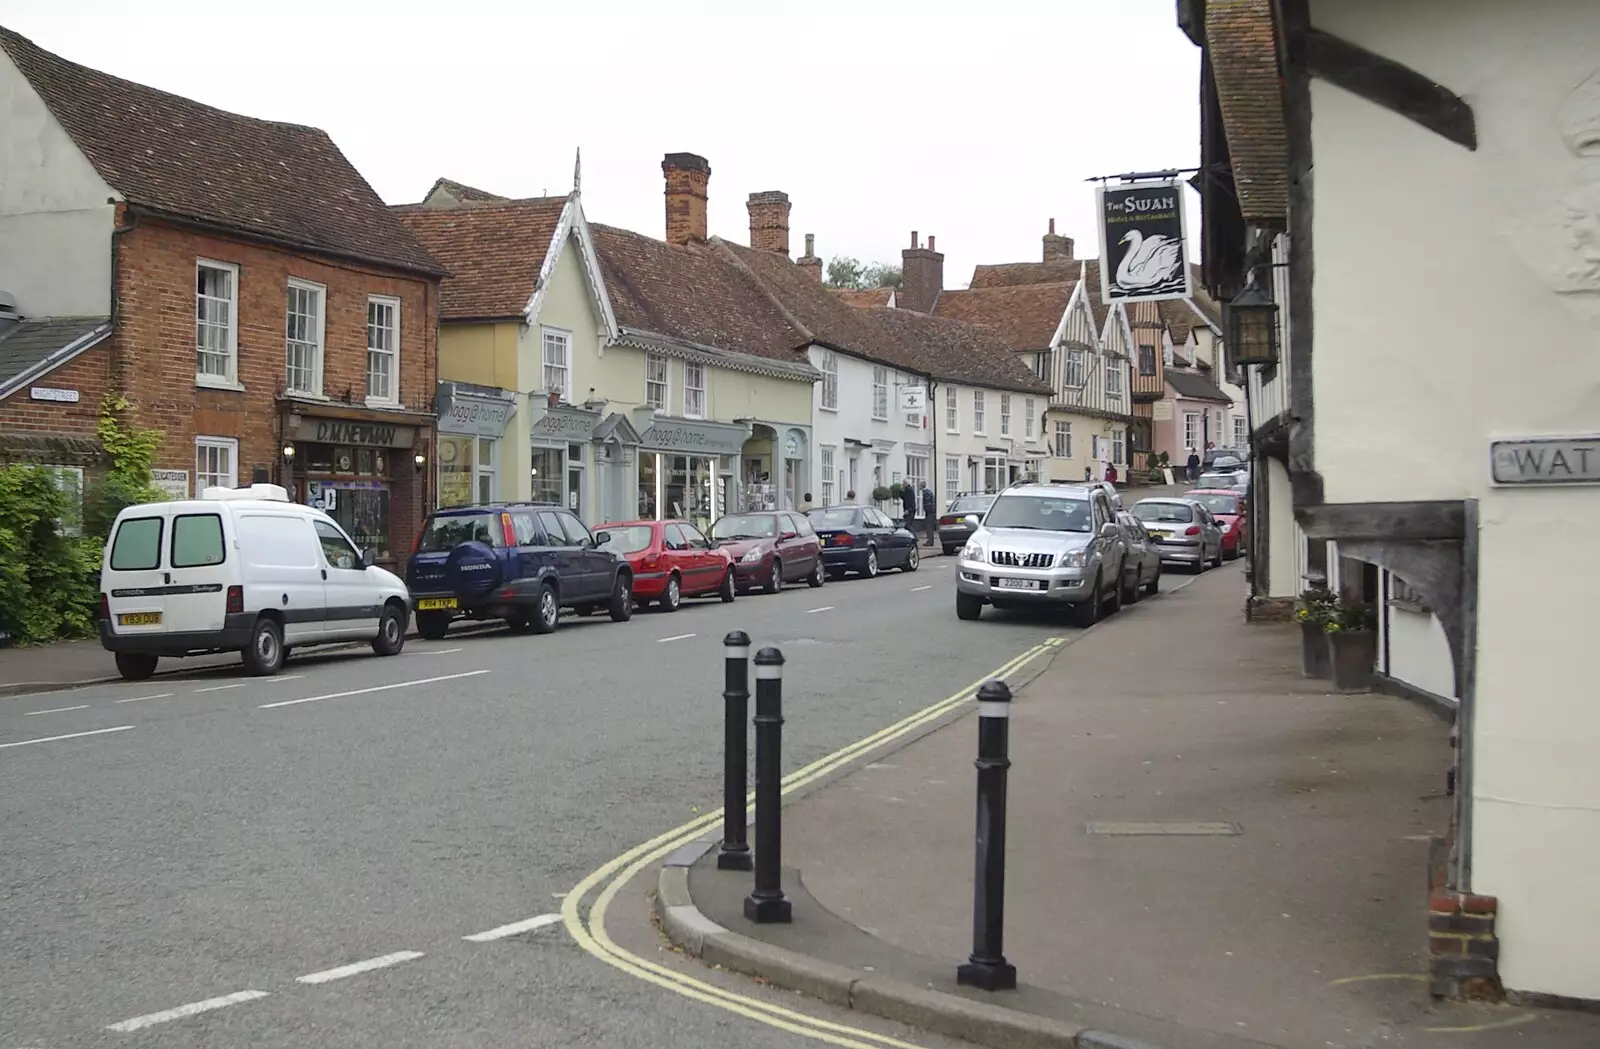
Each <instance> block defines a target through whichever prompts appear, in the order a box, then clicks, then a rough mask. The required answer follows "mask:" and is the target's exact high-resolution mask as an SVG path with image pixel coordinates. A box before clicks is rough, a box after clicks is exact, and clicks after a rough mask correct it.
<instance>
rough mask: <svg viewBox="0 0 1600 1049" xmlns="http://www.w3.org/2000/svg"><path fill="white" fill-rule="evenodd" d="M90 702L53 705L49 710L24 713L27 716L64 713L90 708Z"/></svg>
mask: <svg viewBox="0 0 1600 1049" xmlns="http://www.w3.org/2000/svg"><path fill="white" fill-rule="evenodd" d="M88 709H89V704H87V703H79V704H78V705H77V706H75V707H51V708H50V709H49V710H29V711H25V712H24V713H23V715H22V716H23V717H25V718H33V717H38V716H39V715H40V714H64V713H66V712H67V711H69V710H88Z"/></svg>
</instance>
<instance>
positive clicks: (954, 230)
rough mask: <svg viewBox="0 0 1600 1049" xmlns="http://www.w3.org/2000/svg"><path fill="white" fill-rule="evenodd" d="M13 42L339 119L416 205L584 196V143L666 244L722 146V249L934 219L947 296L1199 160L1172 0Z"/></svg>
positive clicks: (647, 10)
mask: <svg viewBox="0 0 1600 1049" xmlns="http://www.w3.org/2000/svg"><path fill="white" fill-rule="evenodd" d="M413 12H414V13H413ZM0 25H5V26H6V27H7V28H10V29H12V30H15V31H17V32H20V33H22V34H23V35H24V36H28V37H30V38H32V39H33V40H34V42H35V43H37V44H39V45H40V46H42V47H44V48H46V49H48V50H51V51H54V52H56V53H58V54H60V55H63V56H65V57H67V58H69V59H72V60H73V61H76V62H80V63H83V64H85V65H90V66H94V67H97V68H99V69H103V70H105V71H107V72H110V73H113V74H116V75H117V76H122V77H126V78H128V79H130V80H136V81H139V82H141V83H145V84H150V85H153V86H156V87H159V88H162V89H164V90H167V91H173V92H176V93H178V94H181V95H186V96H188V97H190V98H195V99H199V100H201V101H204V102H206V103H209V104H211V105H215V106H220V107H222V108H225V109H230V110H234V111H236V112H240V113H247V114H250V115H251V116H257V117H264V118H268V119H273V120H285V121H293V122H297V123H302V124H312V125H315V126H317V127H321V128H325V129H326V130H327V131H328V132H329V134H331V135H332V136H333V139H334V141H335V142H337V143H338V144H339V146H340V147H341V148H342V149H343V150H344V152H345V154H346V155H347V156H348V157H349V158H350V160H351V161H352V162H353V163H354V164H355V165H356V167H357V168H359V169H360V170H361V172H362V174H364V175H365V176H366V178H367V180H368V181H369V182H371V183H372V185H373V187H374V188H375V189H376V190H377V191H378V193H379V194H380V195H381V196H382V197H383V198H384V199H385V200H387V201H389V202H390V203H402V202H408V201H415V200H418V199H420V198H421V196H422V194H423V193H425V192H426V191H427V189H428V187H429V186H430V185H431V184H432V183H433V180H434V179H435V178H437V177H439V176H445V177H448V178H453V179H455V180H457V181H460V182H466V183H468V184H470V185H474V186H478V187H480V188H483V189H487V190H490V191H492V192H496V193H501V194H506V195H511V196H537V195H541V194H544V193H550V194H562V193H566V192H567V191H568V189H569V188H570V187H571V184H572V167H573V163H572V162H573V153H574V150H575V149H577V148H578V147H581V148H582V150H583V196H584V208H585V211H586V213H587V214H588V216H589V218H590V220H591V221H595V222H604V223H608V224H610V225H615V226H623V227H627V228H630V229H635V230H638V231H640V232H643V233H648V234H650V235H652V236H661V234H662V230H663V211H662V196H661V194H662V179H661V157H662V155H663V154H664V153H669V152H678V151H683V152H691V153H699V154H700V155H702V156H704V157H706V158H707V159H708V160H709V161H710V162H711V184H710V208H711V222H710V224H711V231H712V232H713V233H719V234H721V235H723V236H725V237H728V238H730V239H737V240H739V241H741V242H743V241H745V240H747V238H748V231H749V223H748V218H747V216H746V213H745V209H744V201H745V198H746V197H747V196H748V195H749V194H750V193H752V192H754V191H757V190H768V189H780V190H784V191H786V192H787V193H788V194H789V197H790V199H791V200H792V201H793V202H794V211H793V213H792V215H791V220H790V223H791V224H790V229H791V241H792V247H793V253H794V254H795V255H799V254H800V253H801V252H803V250H804V244H805V242H804V235H805V234H806V233H815V234H816V236H817V253H818V254H819V255H821V256H823V257H824V258H832V257H833V256H835V255H854V256H857V257H859V258H861V259H862V260H864V261H873V260H884V261H894V262H898V261H899V252H900V249H901V248H903V247H905V246H907V245H908V244H909V242H910V231H911V230H913V229H915V230H917V231H919V232H920V233H921V234H922V236H923V237H926V236H927V235H928V234H930V233H932V234H934V235H935V236H937V238H938V246H939V249H940V250H941V251H943V252H944V253H945V281H946V285H947V286H949V287H962V286H965V284H966V283H967V281H968V280H969V279H970V277H971V273H972V267H973V265H974V264H975V263H980V262H1011V261H1032V260H1035V259H1037V258H1038V257H1039V250H1040V244H1039V238H1040V236H1041V235H1042V234H1043V233H1044V232H1045V226H1046V222H1047V221H1048V220H1049V219H1050V218H1052V217H1054V218H1055V219H1056V229H1057V232H1059V233H1063V234H1065V235H1067V236H1071V237H1074V238H1076V240H1077V242H1078V254H1079V255H1093V254H1097V253H1098V248H1097V247H1096V242H1097V234H1096V232H1095V229H1094V222H1093V219H1094V209H1093V192H1092V185H1091V184H1090V183H1087V182H1085V181H1084V180H1085V179H1086V178H1089V177H1091V176H1097V175H1113V174H1117V173H1120V172H1126V171H1144V170H1153V169H1162V168H1182V167H1192V166H1193V165H1194V164H1196V163H1198V157H1199V145H1198V143H1199V132H1198V127H1199V110H1198V104H1197V96H1198V83H1199V80H1198V77H1199V73H1198V69H1199V51H1198V49H1196V48H1195V47H1193V46H1192V45H1191V44H1190V43H1189V41H1188V40H1187V39H1186V38H1185V37H1184V36H1183V34H1182V33H1181V32H1179V31H1178V28H1177V25H1176V21H1175V16H1174V11H1173V4H1172V0H989V2H986V3H973V2H971V0H961V2H956V0H920V2H905V3H901V2H890V0H856V2H854V3H847V2H843V0H743V2H731V0H715V2H713V0H702V2H691V0H610V2H607V0H589V2H587V3H584V2H571V0H563V2H560V3H553V2H547V0H524V2H521V3H517V2H511V0H507V2H497V0H471V2H460V3H454V4H452V3H434V4H429V5H427V6H423V5H420V4H417V5H413V4H408V3H406V2H405V0H399V2H389V3H381V4H380V3H372V2H353V0H321V2H304V0H277V2H275V3H271V4H252V3H238V4H234V3H227V2H223V3H195V2H193V0H188V2H184V3H179V2H177V0H0ZM1186 196H1187V203H1188V207H1189V216H1188V218H1189V228H1190V231H1191V237H1192V236H1193V235H1194V234H1195V233H1196V232H1198V226H1199V216H1198V211H1199V208H1198V202H1197V199H1196V197H1195V195H1194V194H1193V193H1192V192H1191V193H1187V194H1186ZM1196 255H1197V253H1195V252H1193V251H1191V257H1195V256H1196Z"/></svg>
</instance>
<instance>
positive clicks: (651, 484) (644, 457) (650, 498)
mask: <svg viewBox="0 0 1600 1049" xmlns="http://www.w3.org/2000/svg"><path fill="white" fill-rule="evenodd" d="M660 459H661V456H659V455H657V454H656V453H655V452H640V453H639V517H640V519H641V520H644V521H654V520H655V519H656V517H657V516H658V515H657V514H656V482H657V479H658V478H659V474H658V473H657V472H656V465H657V463H658V462H659V461H660Z"/></svg>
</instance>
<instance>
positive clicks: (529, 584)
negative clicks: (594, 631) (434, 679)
mask: <svg viewBox="0 0 1600 1049" xmlns="http://www.w3.org/2000/svg"><path fill="white" fill-rule="evenodd" d="M609 538H610V537H609V536H607V535H606V534H605V533H604V532H599V533H591V532H590V531H589V529H588V527H586V526H585V525H584V523H583V522H582V521H580V520H578V518H577V517H575V516H574V515H573V514H572V513H571V512H569V511H567V510H565V509H563V508H562V507H560V506H553V505H548V504H541V503H484V504H479V505H475V506H454V507H450V508H448V509H443V510H435V511H434V512H433V513H431V514H429V515H428V519H427V520H426V521H425V522H423V525H422V530H421V531H420V532H418V533H417V542H416V546H415V547H414V548H413V550H412V553H411V558H410V560H409V561H408V562H407V563H406V582H407V583H409V584H410V586H411V595H412V600H413V601H414V602H415V605H416V610H417V633H419V634H421V635H422V636H423V637H425V638H428V639H430V640H433V639H437V638H441V637H443V636H444V635H445V631H446V630H448V629H449V628H450V623H451V621H452V620H454V619H458V618H459V619H477V620H494V619H503V620H505V622H506V624H507V625H508V626H510V627H511V629H512V630H513V631H514V632H516V633H524V632H527V631H532V632H533V633H536V634H548V633H549V632H550V631H552V630H554V629H555V628H556V626H557V624H558V623H560V621H561V609H563V608H570V609H572V610H573V611H575V612H577V613H578V614H579V615H585V616H586V615H590V614H592V613H593V612H595V611H597V610H598V609H601V608H604V609H606V610H607V611H609V612H610V613H611V618H612V619H613V620H614V621H615V622H618V623H621V622H625V621H627V620H628V619H629V618H631V617H632V615H633V568H632V567H631V566H630V565H629V564H628V562H627V561H626V560H624V559H623V558H622V556H621V555H619V554H617V553H615V552H613V551H611V550H606V549H603V547H604V546H605V543H606V541H607V540H608V539H609Z"/></svg>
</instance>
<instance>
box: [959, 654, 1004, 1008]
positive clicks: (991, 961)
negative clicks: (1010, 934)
mask: <svg viewBox="0 0 1600 1049" xmlns="http://www.w3.org/2000/svg"><path fill="white" fill-rule="evenodd" d="M1010 725H1011V689H1009V688H1007V687H1006V683H1005V682H1004V681H986V682H984V684H983V687H982V688H980V689H978V760H977V761H976V762H974V764H976V765H977V767H978V848H977V853H978V860H977V873H976V877H975V878H974V881H973V894H972V895H973V900H972V954H971V956H969V957H968V958H967V962H966V964H965V965H962V966H960V967H959V968H957V969H956V982H957V983H959V984H964V985H966V986H968V987H978V988H982V989H983V990H985V991H1011V990H1015V989H1016V986H1017V968H1016V966H1014V965H1012V964H1011V963H1009V962H1007V961H1006V956H1005V952H1004V950H1003V949H1002V939H1003V937H1004V932H1005V911H1006V770H1007V769H1009V768H1010V767H1011V759H1010V758H1009V757H1008V756H1007V753H1008V751H1009V750H1010V746H1011V744H1010Z"/></svg>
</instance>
